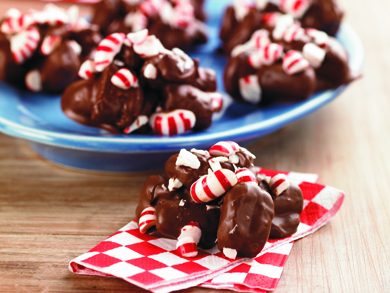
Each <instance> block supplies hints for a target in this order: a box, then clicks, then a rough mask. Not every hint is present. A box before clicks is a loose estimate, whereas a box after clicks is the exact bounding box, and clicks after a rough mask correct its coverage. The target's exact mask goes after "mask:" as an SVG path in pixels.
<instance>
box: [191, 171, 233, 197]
mask: <svg viewBox="0 0 390 293" xmlns="http://www.w3.org/2000/svg"><path fill="white" fill-rule="evenodd" d="M236 184H237V177H236V174H234V172H232V171H230V170H229V169H220V170H217V171H215V172H213V173H211V174H209V175H205V176H203V177H200V178H199V179H198V180H197V181H195V182H194V183H193V184H192V185H191V197H192V199H193V200H194V201H195V202H197V203H203V202H209V201H212V200H214V199H216V198H218V197H220V196H221V195H223V194H224V193H225V192H227V191H228V190H229V189H230V188H232V187H233V186H234V185H236Z"/></svg>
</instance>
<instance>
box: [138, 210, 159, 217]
mask: <svg viewBox="0 0 390 293" xmlns="http://www.w3.org/2000/svg"><path fill="white" fill-rule="evenodd" d="M155 214H156V212H155V211H154V210H144V211H143V212H142V213H141V217H143V216H145V215H155Z"/></svg>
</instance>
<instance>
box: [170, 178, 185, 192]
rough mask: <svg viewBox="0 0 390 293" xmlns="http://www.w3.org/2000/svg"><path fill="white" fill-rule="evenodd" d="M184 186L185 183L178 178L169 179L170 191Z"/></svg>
mask: <svg viewBox="0 0 390 293" xmlns="http://www.w3.org/2000/svg"><path fill="white" fill-rule="evenodd" d="M182 186H183V183H182V182H181V181H180V180H179V179H177V178H169V183H168V190H169V191H173V190H176V189H179V188H180V187H182Z"/></svg>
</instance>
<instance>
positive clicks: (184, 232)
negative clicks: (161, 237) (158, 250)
mask: <svg viewBox="0 0 390 293" xmlns="http://www.w3.org/2000/svg"><path fill="white" fill-rule="evenodd" d="M200 237H202V230H200V227H199V225H198V223H195V222H190V223H189V224H188V225H185V226H184V227H183V228H182V229H181V233H180V236H179V237H178V238H177V243H176V251H177V253H178V254H180V255H182V256H184V257H195V256H197V255H198V248H197V244H198V243H199V240H200Z"/></svg>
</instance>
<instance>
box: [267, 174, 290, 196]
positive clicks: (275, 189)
mask: <svg viewBox="0 0 390 293" xmlns="http://www.w3.org/2000/svg"><path fill="white" fill-rule="evenodd" d="M269 187H270V188H271V191H272V193H273V194H274V195H275V196H279V195H280V194H282V193H283V191H285V190H286V189H287V188H289V187H290V182H289V181H288V180H287V177H286V175H285V174H282V173H279V174H277V175H275V176H274V177H272V178H271V180H270V182H269Z"/></svg>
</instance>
